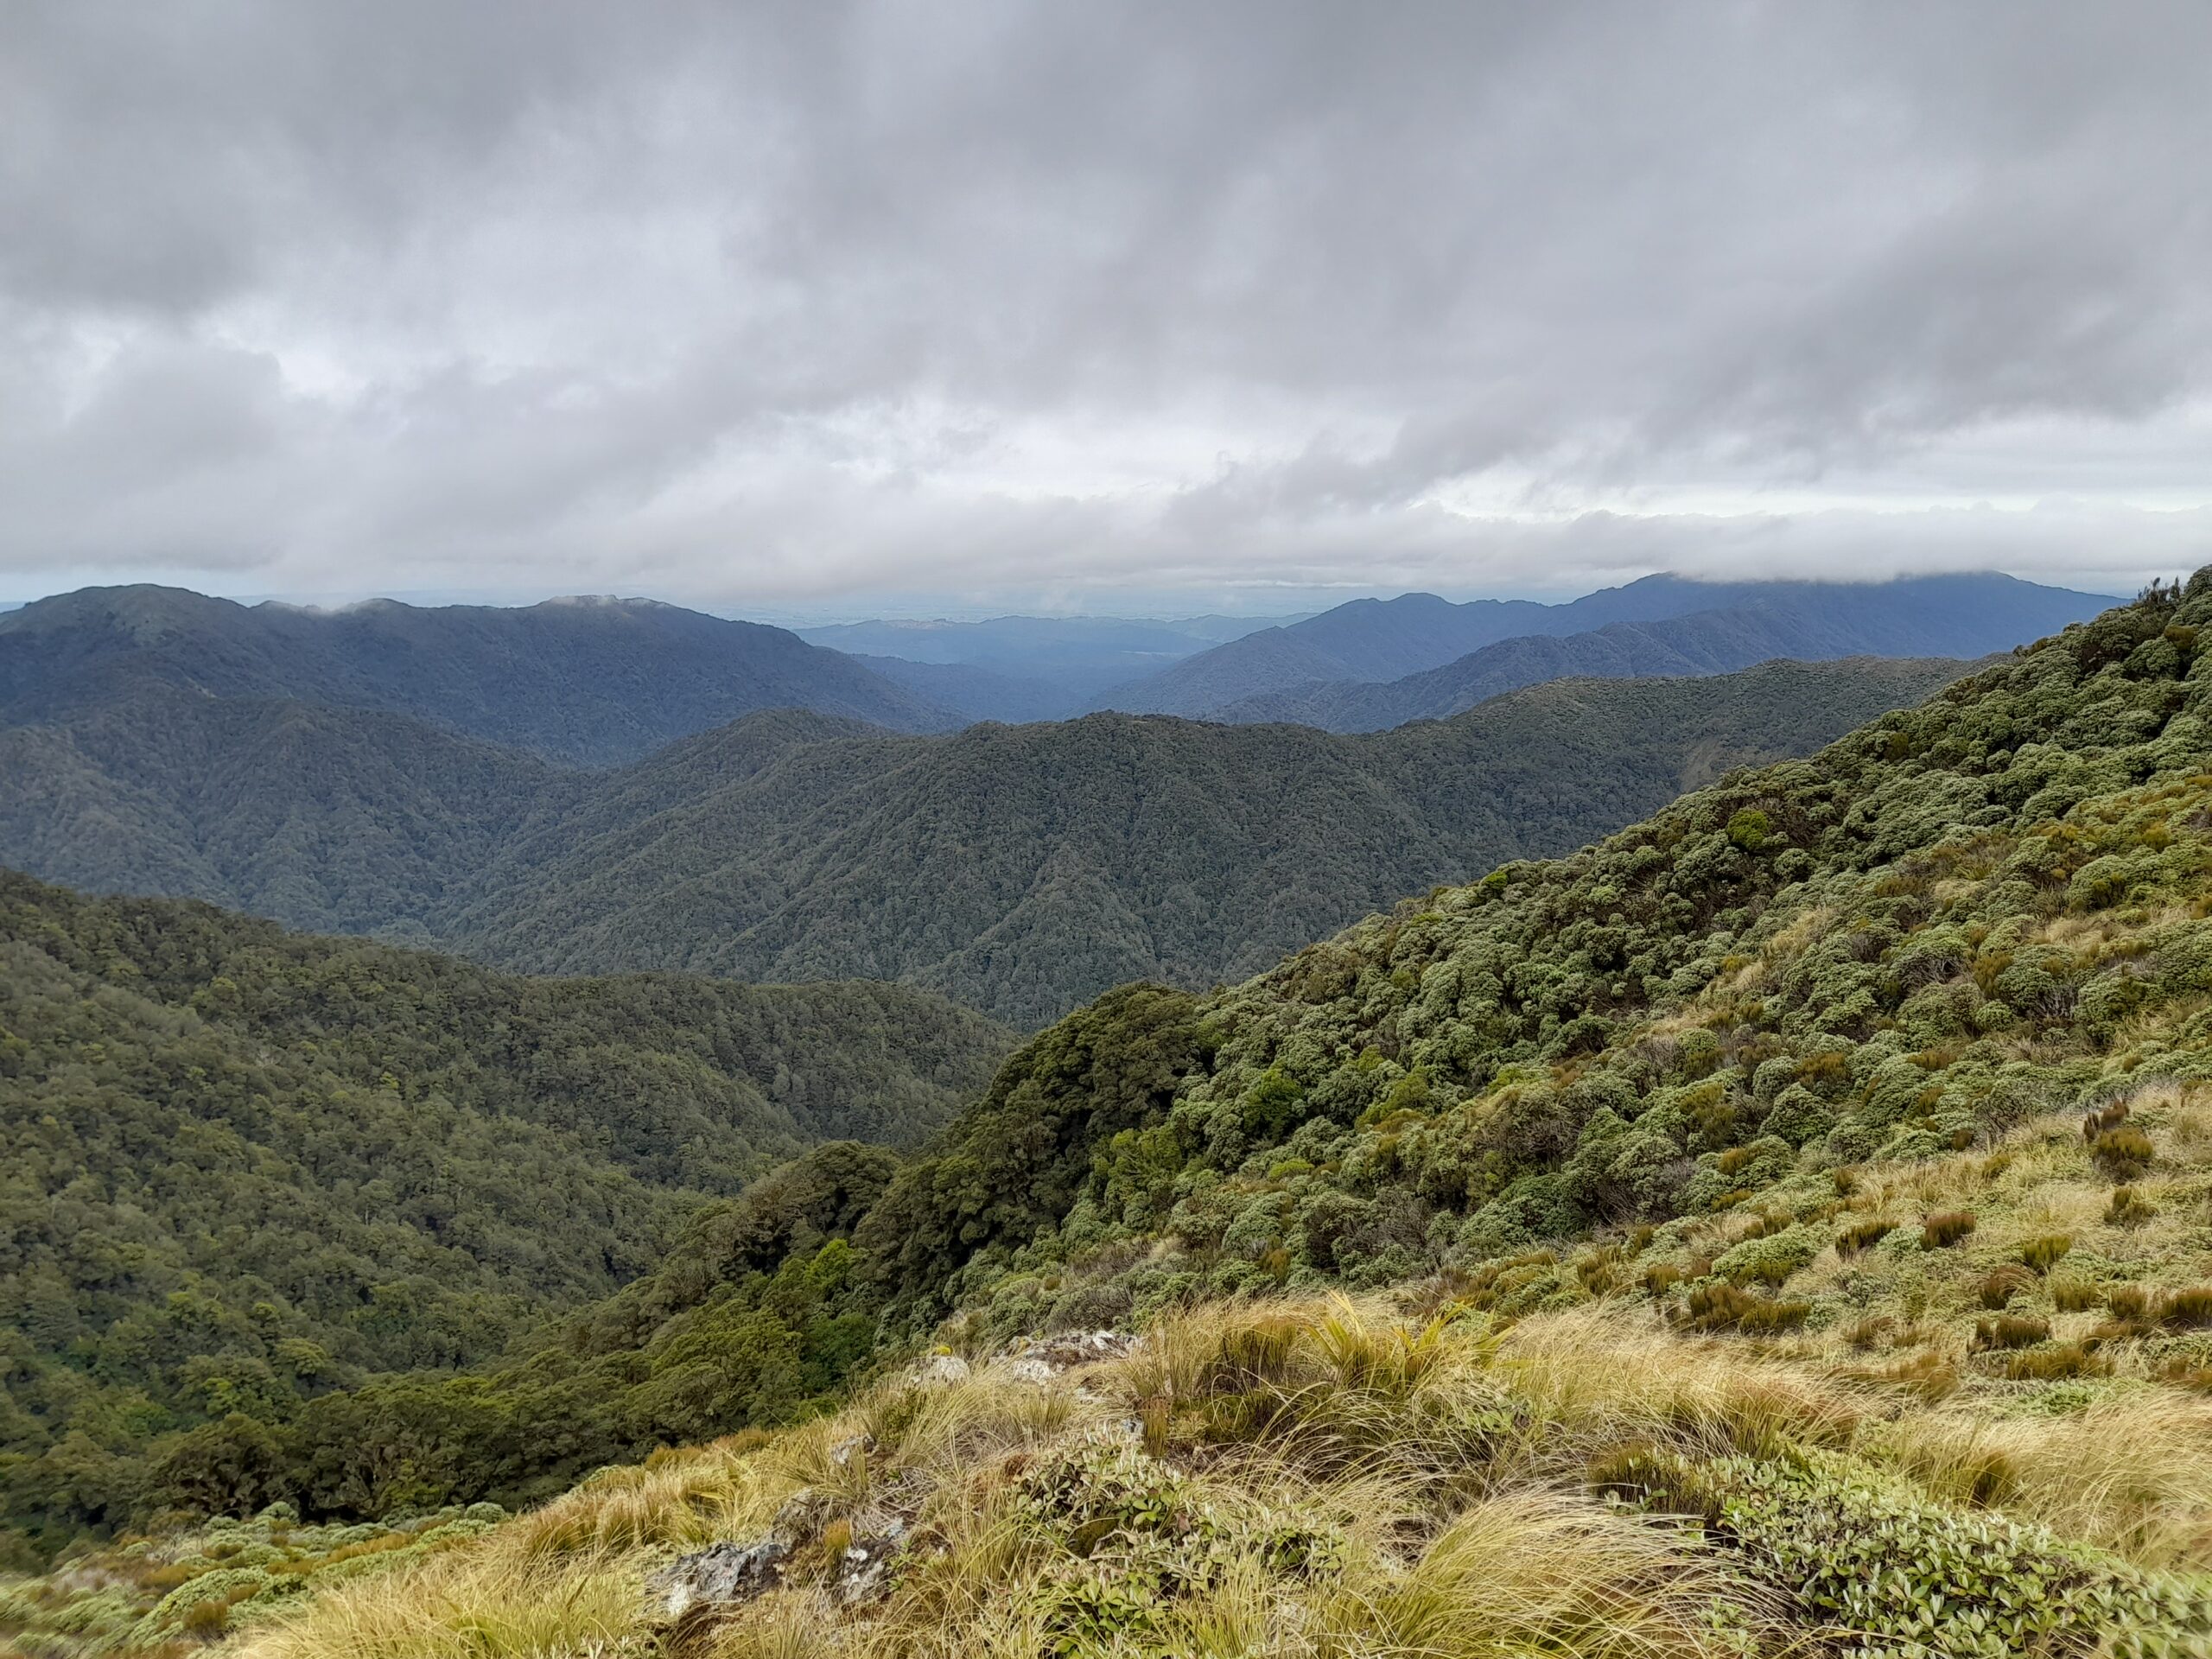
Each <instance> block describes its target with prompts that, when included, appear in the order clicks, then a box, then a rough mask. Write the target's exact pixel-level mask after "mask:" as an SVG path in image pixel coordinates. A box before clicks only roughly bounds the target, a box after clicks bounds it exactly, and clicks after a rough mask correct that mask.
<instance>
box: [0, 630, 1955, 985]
mask: <svg viewBox="0 0 2212 1659" xmlns="http://www.w3.org/2000/svg"><path fill="white" fill-rule="evenodd" d="M1965 669H1966V665H1965V664H1961V663H1955V662H1948V661H1942V660H1936V661H1927V660H1921V659H1907V660H1899V661H1889V660H1880V659H1853V660H1850V661H1846V662H1839V663H1819V664H1802V663H1774V664H1767V665H1765V666H1764V667H1761V668H1758V669H1754V670H1751V671H1748V672H1745V673H1743V674H1740V675H1731V676H1726V677H1719V678H1714V679H1706V680H1681V681H1679V682H1648V683H1557V684H1553V685H1548V686H1540V687H1535V688H1531V689H1529V690H1526V691H1523V692H1521V693H1517V694H1516V695H1515V696H1510V697H1507V698H1503V699H1499V700H1497V701H1496V702H1491V703H1490V704H1488V705H1485V706H1484V707H1483V708H1481V709H1476V710H1473V711H1471V712H1470V713H1468V714H1465V715H1461V716H1459V717H1458V718H1456V719H1454V720H1452V721H1446V722H1440V723H1425V724H1421V725H1415V726H1410V727H1408V728H1406V729H1404V730H1402V731H1397V732H1390V733H1384V734H1377V735H1375V736H1372V737H1356V738H1344V737H1332V736H1330V735H1329V734H1325V733H1321V732H1317V731H1314V730H1312V729H1310V728H1302V727H1292V726H1270V727H1249V728H1231V727H1219V726H1206V725H1198V724H1195V723H1192V722H1189V721H1175V720H1161V719H1138V718H1133V717H1130V716H1127V715H1092V716H1089V717H1087V718H1084V719H1082V720H1078V721H1070V722H1065V723H1061V724H1057V725H1044V724H1039V725H1030V726H1022V727H1006V726H998V725H979V726H975V727H970V728H967V729H966V730H964V731H962V732H959V733H957V734H951V735H947V736H941V737H932V736H912V735H899V734H893V733H889V732H887V731H885V730H883V729H882V728H880V727H873V726H867V725H863V724H861V723H859V722H857V721H850V720H845V719H841V718H838V717H835V716H831V715H822V714H817V713H811V712H805V711H798V710H779V711H768V712H762V713H757V714H753V715H746V716H744V717H742V718H741V719H739V720H737V721H733V722H731V723H730V724H728V725H727V726H723V727H720V728H715V729H714V730H711V731H709V732H706V733H703V734H698V735H696V736H694V737H690V738H687V739H683V740H681V741H677V742H676V743H674V744H671V745H670V746H669V747H666V748H664V749H662V750H661V751H659V752H658V753H655V754H653V755H652V756H650V757H648V758H647V759H646V760H642V761H639V762H638V763H636V764H635V765H633V766H628V767H625V768H620V769H617V770H613V771H607V772H578V771H575V770H569V769H563V768H561V767H558V766H554V765H552V764H550V762H548V761H546V760H543V759H542V758H540V757H538V756H537V755H533V754H530V753H524V752H522V751H518V750H515V749H511V748H506V747H497V746H493V745H491V744H488V743H486V742H483V741H480V740H477V739H473V738H469V737H466V736H463V735H461V734H455V733H450V732H447V731H444V730H442V729H440V728H436V727H434V726H432V725H429V723H427V722H424V721H417V720H413V719H410V718H409V717H407V716H404V715H394V714H391V713H388V712H384V711H377V710H367V709H351V708H336V707H330V706H327V705H321V704H315V703H308V702H301V701H298V700H296V699H293V700H284V701H271V700H268V699H260V698H246V697H223V698H207V697H181V696H177V695H175V694H174V693H168V692H160V693H154V694H143V693H142V694H139V695H135V696H128V697H118V698H117V699H115V700H111V701H108V702H100V703H98V704H96V705H94V706H93V707H91V708H89V709H86V710H84V711H82V712H80V713H79V714H78V715H75V716H74V717H73V718H71V719H69V720H67V721H52V722H47V723H40V724H32V725H23V726H18V727H15V728H0V766H4V769H5V771H6V772H7V773H8V774H9V776H10V778H11V779H13V780H14V781H13V787H12V788H11V789H10V791H9V792H8V795H7V798H5V799H0V862H4V863H7V864H11V865H13V866H14V867H16V868H20V869H23V870H25V871H28V872H29V873H30V874H35V875H38V876H41V877H42V878H44V879H47V880H53V881H58V882H63V883H67V884H68V885H70V886H73V887H82V888H87V889H91V890H94V891H104V892H122V893H169V894H176V895H182V896H189V897H194V898H200V899H208V900H211V901H213V902H215V903H219V904H222V905H226V906H232V907H235V908H238V909H244V910H248V911H253V912H259V913H262V914H265V915H270V916H272V917H275V918H277V919H279V920H282V921H284V922H287V923H289V924H291V925H295V926H298V927H306V928H315V929H320V930H326V931H344V932H353V933H366V934H374V935H378V936H379V937H382V938H389V939H393V940H398V941H404V942H408V943H413V944H426V945H427V944H435V945H438V946H441V947H443V948H448V949H454V950H461V951H465V952H467V954H469V955H471V956H474V957H479V958H481V959H483V960H486V961H489V962H493V963H499V964H502V965H505V966H508V967H512V968H518V969H525V970H529V971H558V972H594V973H606V972H623V971H630V970H634V969H688V970H692V971H696V972H702V973H712V974H721V975H728V976H734V977H737V978H741V979H748V980H755V981H782V980H794V979H824V978H881V979H898V980H902V981H905V982H909V983H912V984H916V985H920V986H923V987H925V988H931V989H934V990H938V991H941V992H943V993H944V995H948V996H950V997H953V998H955V999H957V1000H958V1001H963V1002H965V1003H967V1004H969V1006H971V1007H976V1008H979V1009H981V1010H982V1011H984V1012H985V1013H987V1014H991V1015H992V1016H993V1017H995V1018H997V1019H1000V1020H1005V1021H1007V1022H1009V1023H1012V1024H1014V1025H1017V1026H1020V1027H1030V1028H1034V1027H1037V1026H1039V1025H1042V1024H1044V1023H1045V1022H1046V1021H1047V1020H1052V1019H1053V1018H1056V1017H1057V1016H1058V1015H1059V1014H1064V1013H1065V1012H1066V1011H1067V1010H1068V1009H1069V1008H1070V1007H1073V1006H1075V1005H1076V1004H1077V1003H1078V1002H1080V1001H1084V999H1086V998H1088V997H1090V996H1095V995H1098V994H1099V993H1100V992H1102V991H1104V990H1106V989H1108V988H1111V987H1113V986H1115V985H1117V984H1122V983H1124V982H1128V981H1130V980H1133V979H1158V980H1162V981H1165V982H1170V983H1174V984H1179V985H1184V986H1188V987H1192V988H1204V987H1206V986H1209V985H1212V984H1215V983H1217V982H1223V981H1226V980H1230V979H1235V978H1241V977H1243V976H1246V975H1249V974H1251V973H1254V972H1256V971H1258V970H1259V969H1261V968H1262V967H1264V966H1265V965H1266V964H1267V963H1269V962H1271V961H1273V960H1274V958H1275V957H1279V956H1281V954H1282V953H1283V952H1284V951H1285V950H1291V949H1293V948H1294V947H1296V946H1297V945H1299V944H1302V943H1304V942H1305V941H1306V940H1308V939H1311V938H1316V937H1318V936H1319V935H1321V934H1324V933H1326V932H1330V931H1334V930H1335V929H1337V928H1338V927H1341V926H1344V925H1345V924H1347V923H1349V922H1351V921H1353V920H1355V919H1357V918H1359V917H1361V916H1363V915H1365V914H1367V913H1369V912H1371V911H1373V910H1375V909H1376V908H1378V907H1380V906H1384V905H1387V904H1389V903H1390V902H1392V901H1393V900H1394V899H1396V898H1398V897H1399V896H1401V895H1402V894H1403V893H1409V892H1416V891H1420V890H1421V889H1424V888H1427V887H1431V886H1433V885H1435V884H1437V883H1439V882H1448V881H1459V880H1467V879H1468V878H1470V877H1471V876H1472V875H1475V874H1480V873H1481V872H1483V871H1484V870H1487V869H1489V868H1491V867H1492V866H1494V865H1496V864H1497V863H1498V862H1499V861H1502V860H1504V859H1507V858H1510V857H1515V856H1523V855H1542V854H1552V853H1558V852H1563V851H1566V850H1567V849H1572V848H1573V847H1577V846H1580V845H1581V844H1582V843H1583V842H1586V841H1588V840H1591V839H1592V838H1593V837H1594V836H1599V835H1602V834H1604V833H1605V832H1606V831H1607V830H1610V829H1615V828H1617V827H1618V826H1619V825H1621V824H1623V823H1628V822H1629V821H1630V820H1631V819H1633V818H1635V817H1637V815H1638V814H1640V813H1643V812H1646V811H1649V810H1651V809H1652V808H1653V807H1655V806H1656V805H1658V804H1662V803H1663V802H1664V801H1666V800H1668V799H1669V798H1672V797H1673V796H1674V795H1675V794H1676V793H1678V792H1679V791H1681V789H1682V788H1684V787H1685V786H1687V785H1693V784H1695V783H1699V782H1702V781H1704V780H1705V779H1707V778H1710V777H1712V776H1714V775H1717V774H1718V773H1719V772H1720V771H1723V770H1725V769H1726V767H1727V766H1732V765H1736V764H1740V763H1742V762H1745V761H1749V760H1766V759H1772V758H1776V757H1778V756H1781V755H1784V754H1791V753H1803V752H1805V751H1807V750H1808V749H1811V748H1814V747H1817V746H1818V745H1819V744H1821V743H1822V742H1824V741H1827V740H1829V739H1831V738H1833V737H1834V736H1836V735H1838V734H1840V733H1842V732H1844V731H1846V730H1847V729H1849V728H1850V727H1851V726H1852V725H1853V724H1854V723H1856V722H1857V721H1860V720H1863V719H1866V718H1867V717H1869V716H1871V715H1874V714H1877V713H1879V712H1880V711H1881V710H1883V709H1888V708H1891V707H1894V706H1895V705H1896V704H1897V703H1899V702H1912V701H1914V700H1916V699H1917V698H1918V697H1920V696H1924V695H1925V694H1926V693H1927V692H1928V691H1929V690H1933V689H1934V688H1935V687H1936V686H1937V685H1939V684H1941V683H1943V682H1944V681H1945V680H1947V679H1949V678H1953V677H1956V676H1957V675H1958V674H1960V673H1962V672H1964V671H1965Z"/></svg>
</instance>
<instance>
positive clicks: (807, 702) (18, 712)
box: [0, 588, 960, 766]
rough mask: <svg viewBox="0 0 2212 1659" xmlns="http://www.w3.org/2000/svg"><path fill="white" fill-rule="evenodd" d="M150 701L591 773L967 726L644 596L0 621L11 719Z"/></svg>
mask: <svg viewBox="0 0 2212 1659" xmlns="http://www.w3.org/2000/svg"><path fill="white" fill-rule="evenodd" d="M149 690H156V691H161V692H165V693H168V694H169V695H172V696H175V695H181V694H182V695H189V694H199V695H204V696H216V697H251V698H260V699H295V700H298V701H302V702H317V703H327V704H332V705H334V706H338V707H341V708H353V709H384V710H387V711H391V712H397V713H404V714H410V715H419V716H421V717H422V718H423V719H426V720H429V721H433V722H434V723H435V724H438V725H441V726H443V727H445V728H447V729H448V730H450V731H454V732H460V733H465V734H467V735H470V736H473V737H479V738H484V739H487V740H489V741H493V742H498V743H505V744H508V745H510V746H512V747H518V748H524V749H529V750H531V751H532V752H534V753H538V754H541V755H543V756H545V757H547V758H549V759H551V760H560V761H564V762H568V763H570V764H574V765H581V766H604V765H609V764H614V763H619V762H620V761H623V760H634V759H635V758H636V757H638V756H639V755H641V754H643V753H645V752H646V751H648V750H650V749H653V748H657V747H659V746H660V745H662V744H664V743H665V742H667V741H669V740H671V738H677V737H682V736H684V735H687V734H690V733H693V732H697V731H702V730H704V729H706V728H708V727H710V726H716V725H720V724H721V723H722V722H724V721H728V720H731V719H734V718H735V717H736V716H737V715H741V714H744V713H746V712H747V710H750V709H777V708H803V709H818V710H820V711H822V712H823V713H826V714H832V715H850V716H853V717H855V718H857V719H861V720H867V721H873V722H874V723H875V724H878V725H881V726H888V727H892V728H897V729H899V730H904V731H929V730H938V729H942V728H946V727H950V726H956V725H958V724H959V723H960V721H959V719H958V717H957V715H952V714H950V712H949V711H947V710H944V709H938V708H937V707H936V706H934V705H932V704H930V703H928V702H925V701H924V700H923V699H921V698H919V697H918V696H915V695H914V694H913V693H912V692H910V691H908V690H905V689H904V688H903V687H899V686H896V685H893V684H892V683H890V682H889V681H887V680H885V679H883V678H881V677H880V676H877V675H875V674H872V673H870V672H869V671H868V670H867V669H866V668H864V667H862V666H861V664H858V663H856V662H855V661H853V660H852V659H851V658H848V657H845V656H843V655H842V654H840V653H838V652H832V651H824V650H822V649H821V648H819V647H817V646H814V645H808V644H807V643H806V642H805V641H804V640H802V639H799V638H798V636H796V635H794V634H791V633H787V632H785V631H784V630H783V629H781V628H770V627H763V626H760V625H758V624H755V623H751V622H728V621H724V620H721V619H720V618H718V617H711V616H702V615H701V614H700V613H697V612H696V611H686V610H683V609H680V608H679V607H676V606H672V605H659V604H653V603H651V602H648V601H641V600H639V601H632V600H621V601H617V600H590V599H576V600H556V601H550V602H549V603H546V604H543V605H535V606H531V607H528V608H525V609H503V608H499V607H484V606H459V605H457V606H448V607H438V608H435V609H422V608H417V607H413V606H409V605H401V604H397V603H395V602H393V601H389V600H381V601H376V602H374V603H372V604H366V605H357V606H353V607H349V608H347V609H345V610H342V611H333V612H318V611H304V610H299V609H296V608H294V607H288V606H282V605H274V604H268V605H257V606H253V607H245V606H242V605H235V604H232V603H231V602H230V601H227V600H219V599H208V598H205V597H203V596H201V595H200V594H192V593H186V592H183V591H181V590H180V589H176V588H85V589H83V590H81V591H80V592H78V593H73V594H63V595H61V596H60V597H59V598H55V599H47V600H41V601H39V602H38V603H36V604H35V605H28V606H25V607H23V608H22V610H19V611H14V612H10V613H8V614H7V615H6V616H5V617H4V618H0V722H4V723H6V724H10V725H29V724H34V723H51V722H53V721H56V720H66V719H67V718H68V717H70V716H72V715H75V714H78V713H79V712H81V711H84V710H86V709H95V708H98V707H99V706H100V705H102V704H104V703H106V702H110V701H111V700H113V699H116V698H118V697H121V696H135V695H139V694H143V693H145V692H147V691H149Z"/></svg>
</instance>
